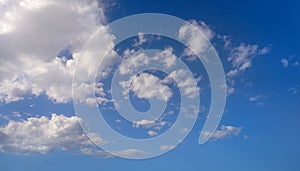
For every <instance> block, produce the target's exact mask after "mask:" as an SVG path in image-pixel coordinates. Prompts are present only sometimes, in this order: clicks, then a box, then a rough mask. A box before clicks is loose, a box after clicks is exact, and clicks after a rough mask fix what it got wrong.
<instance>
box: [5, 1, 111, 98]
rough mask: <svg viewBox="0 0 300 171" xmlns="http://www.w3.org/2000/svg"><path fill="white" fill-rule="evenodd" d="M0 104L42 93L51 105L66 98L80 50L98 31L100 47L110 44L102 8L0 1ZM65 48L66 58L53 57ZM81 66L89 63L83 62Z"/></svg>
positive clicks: (71, 3)
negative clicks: (68, 55) (69, 54)
mask: <svg viewBox="0 0 300 171" xmlns="http://www.w3.org/2000/svg"><path fill="white" fill-rule="evenodd" d="M0 3H1V5H0V9H1V10H0V11H1V15H0V44H1V45H2V46H1V47H0V59H1V63H0V68H1V69H0V83H1V84H0V85H1V86H0V102H2V103H3V102H4V103H10V102H14V101H18V100H22V99H24V97H26V96H28V95H33V96H39V95H41V94H46V95H47V96H48V97H49V99H51V100H53V101H54V102H56V103H67V102H69V101H70V100H71V97H72V93H71V90H72V88H71V86H72V76H73V72H74V68H75V64H76V63H77V62H78V56H79V54H80V50H81V48H82V47H83V45H84V44H85V42H86V41H87V40H88V38H89V37H90V36H91V34H92V33H93V32H94V31H95V30H96V29H99V30H100V34H102V38H101V40H100V41H99V43H100V44H105V46H101V48H100V51H102V53H103V54H105V53H106V52H107V51H108V49H111V47H113V36H112V35H110V34H109V32H108V28H107V27H104V26H103V24H101V23H104V22H105V17H104V15H103V10H104V9H103V8H101V6H99V4H98V3H97V1H94V0H87V1H80V0H74V1H71V0H62V1H55V0H36V1H30V0H17V1H8V0H4V1H1V2H0ZM64 48H68V50H69V51H70V53H71V54H72V57H73V58H72V59H67V58H58V57H56V55H57V54H58V52H59V51H60V50H62V49H64ZM86 63H87V65H86V66H87V70H90V69H91V68H92V69H94V68H93V67H91V66H93V65H94V61H88V60H87V61H86Z"/></svg>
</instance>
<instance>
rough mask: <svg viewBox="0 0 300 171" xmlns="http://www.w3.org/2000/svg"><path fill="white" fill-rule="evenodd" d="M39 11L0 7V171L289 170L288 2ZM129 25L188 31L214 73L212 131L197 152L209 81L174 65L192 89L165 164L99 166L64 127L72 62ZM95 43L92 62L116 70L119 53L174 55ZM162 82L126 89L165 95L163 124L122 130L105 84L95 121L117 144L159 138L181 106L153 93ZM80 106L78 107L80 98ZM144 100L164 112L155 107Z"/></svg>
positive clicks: (89, 146)
mask: <svg viewBox="0 0 300 171" xmlns="http://www.w3.org/2000/svg"><path fill="white" fill-rule="evenodd" d="M39 2H40V3H35V2H33V1H25V0H19V1H16V2H9V1H3V2H0V3H2V4H1V6H0V9H1V11H0V14H1V16H2V17H0V18H1V19H0V44H1V46H0V58H1V62H0V66H1V67H0V68H1V69H0V82H1V84H0V102H1V104H0V114H1V115H0V116H1V117H0V125H1V127H0V168H1V169H2V170H9V171H10V170H66V169H68V170H83V169H89V170H116V171H117V170H162V169H168V170H221V171H226V170H228V171H229V170H230V171H232V170H233V171H234V170H237V171H238V170H243V171H247V170H249V171H252V170H273V171H283V170H290V171H298V170H299V169H300V165H299V162H298V159H299V158H300V148H299V147H298V144H300V134H299V130H300V126H299V122H300V108H299V101H300V79H299V73H300V50H299V42H298V40H299V39H300V36H299V33H298V30H299V29H300V20H299V19H298V18H299V16H300V3H299V2H297V1H292V0H288V1H264V2H261V1H257V0H255V1H251V2H247V3H246V2H240V1H235V0H233V1H229V2H224V1H217V0H214V1H195V2H194V1H189V2H184V1H179V0H178V1H177V0H174V1H147V0H146V1H138V0H135V1H132V0H130V1H127V0H122V1H104V2H101V3H98V4H97V3H95V2H93V1H87V2H85V1H79V0H78V1H72V3H70V2H69V1H62V2H60V3H57V2H56V1H51V0H44V1H39ZM13 8H15V9H16V10H13ZM83 9H85V10H83ZM2 11H3V12H2ZM54 11H55V12H54ZM139 13H163V14H168V15H173V16H176V17H179V18H182V19H184V20H187V21H191V22H193V23H194V24H195V26H196V27H197V28H199V29H200V30H201V31H202V32H204V34H205V36H206V37H207V38H208V39H209V40H210V42H211V43H212V45H213V46H214V47H215V49H216V51H217V52H218V54H219V57H220V59H221V61H222V64H223V67H224V72H225V74H226V80H227V86H228V94H227V100H226V107H225V112H224V114H223V117H222V120H221V122H220V124H219V127H218V129H217V131H216V132H215V134H214V135H213V136H212V137H211V139H210V140H209V141H208V142H206V143H205V144H203V145H199V144H198V139H199V135H200V134H199V132H200V131H201V129H202V128H203V125H204V123H205V117H206V115H207V113H208V109H209V106H210V103H209V102H210V98H211V97H210V88H209V80H208V75H207V73H206V72H205V70H204V68H203V65H202V64H201V62H200V61H199V60H186V61H185V62H186V63H187V65H188V66H189V68H190V69H191V70H192V72H193V74H194V77H195V79H196V80H197V79H198V80H197V86H198V87H199V88H200V94H201V96H200V97H201V107H200V109H199V110H200V112H199V115H198V119H197V121H196V123H195V125H194V127H193V129H192V130H191V132H190V133H189V134H188V136H187V137H186V138H185V140H184V141H183V142H182V143H180V144H179V145H178V146H176V147H175V148H174V149H173V150H171V151H169V152H168V153H165V154H163V155H161V156H158V157H154V158H151V159H142V160H130V159H123V158H119V157H112V156H108V155H107V154H104V153H103V152H102V151H101V150H99V149H98V148H97V147H95V146H93V143H91V142H90V141H89V139H88V138H87V137H86V136H85V134H84V133H83V131H82V130H81V127H80V125H79V124H78V121H79V120H80V119H79V118H78V117H77V116H76V115H75V110H74V107H73V103H72V94H71V91H70V90H71V89H72V77H73V71H74V66H75V64H76V62H78V58H79V57H78V53H79V52H80V50H81V49H82V47H83V46H84V45H85V43H86V41H87V39H89V37H90V36H91V33H92V32H93V31H94V30H95V29H98V28H99V27H101V26H103V25H106V24H107V23H110V22H112V21H115V20H117V19H121V18H123V17H126V16H129V15H133V14H139ZM100 34H102V36H100V37H101V39H100V40H99V45H100V46H99V53H100V54H101V55H103V54H104V52H105V51H107V50H110V49H111V48H112V49H114V51H115V52H116V54H117V55H119V56H120V59H125V58H123V57H124V56H126V55H124V54H125V51H126V50H128V48H129V50H132V49H133V51H131V52H129V54H134V53H135V52H138V51H139V50H141V49H147V48H152V47H155V48H157V49H161V50H162V51H166V52H168V50H170V49H168V48H167V47H171V48H172V53H171V54H174V55H176V56H177V57H178V56H181V55H182V54H183V53H184V47H182V45H180V44H178V42H177V43H176V42H172V41H170V40H169V39H167V38H164V37H162V38H161V37H160V38H157V37H151V36H149V35H142V36H141V37H140V38H139V37H134V38H132V39H130V40H127V41H125V42H123V43H121V44H120V45H117V46H116V47H115V48H113V47H114V43H113V35H111V34H110V33H108V32H107V30H106V29H105V28H103V29H100ZM144 39H145V42H143V40H144ZM135 43H137V44H139V43H141V44H139V46H136V45H134V44H135ZM202 43H203V42H202ZM166 46H167V47H166ZM56 56H57V57H56ZM167 57H170V56H168V55H167ZM181 57H182V56H181ZM182 58H183V60H185V59H184V57H182ZM143 59H144V58H143ZM170 59H171V58H170ZM115 61H118V60H115ZM142 61H145V60H142ZM169 61H170V60H168V62H169ZM90 62H91V63H90ZM91 64H94V63H93V61H87V65H89V67H90V65H91ZM91 68H92V67H91ZM115 69H116V68H115ZM125 69H126V68H125ZM99 73H100V75H101V74H103V73H104V72H101V71H99ZM165 77H166V75H164V74H163V73H159V72H158V73H156V72H153V71H147V72H144V74H141V75H139V76H138V77H136V79H137V80H140V81H143V79H144V81H145V80H151V79H152V80H156V79H158V80H159V81H157V82H155V86H156V87H158V88H159V89H161V88H165V89H164V90H165V91H164V92H168V91H166V90H169V89H168V88H170V91H171V92H172V93H171V95H170V94H166V96H167V97H169V98H168V105H170V106H168V107H167V109H166V111H165V113H168V112H169V113H172V112H170V111H173V114H169V115H168V114H165V116H164V117H163V119H161V120H159V121H156V122H155V123H143V122H136V123H133V124H132V123H130V122H126V121H124V120H122V119H123V118H122V117H120V116H119V115H118V114H117V113H116V110H115V108H114V105H113V103H111V101H109V100H110V98H111V96H110V95H109V93H108V92H109V87H110V84H109V83H107V82H109V81H110V79H112V78H111V77H110V76H108V77H105V79H106V80H100V81H102V83H103V85H102V84H100V85H99V87H98V88H99V89H97V90H99V91H98V92H99V94H98V95H97V97H99V99H98V101H97V102H98V105H99V108H100V110H103V113H105V115H104V117H105V119H106V121H107V122H108V123H110V125H111V126H112V127H113V128H114V129H115V130H117V131H119V133H122V134H124V135H126V136H129V137H133V138H149V137H152V136H157V135H160V134H161V133H163V132H164V131H167V129H168V128H169V127H171V126H172V122H174V120H175V119H176V118H177V117H178V110H179V109H178V107H179V103H180V102H181V101H180V98H179V95H178V93H179V92H178V85H179V83H177V84H174V85H173V84H172V82H170V81H169V82H163V80H164V78H165ZM100 81H99V82H100ZM131 81H132V80H131ZM138 83H141V82H138V81H137V82H136V83H135V85H136V87H134V86H133V87H132V90H131V92H130V93H129V97H130V98H131V102H132V103H133V105H134V106H136V107H137V109H138V110H141V111H146V110H147V108H149V103H148V102H147V100H145V98H144V97H146V96H148V95H149V93H148V91H147V88H148V90H149V89H151V87H153V85H150V86H148V87H147V85H142V86H138V85H139V84H138ZM141 87H142V88H141ZM143 87H146V89H143ZM100 88H103V89H104V91H102V90H101V89H100ZM185 88H186V87H185ZM87 89H88V88H87ZM80 90H81V89H80ZM80 97H82V98H85V99H84V100H87V98H88V96H84V94H83V96H80ZM155 97H156V98H158V99H160V98H162V99H160V100H162V101H165V100H166V99H164V96H160V95H157V96H155ZM106 100H107V101H106ZM172 105H173V106H172ZM174 106H175V107H174ZM43 116H44V117H43ZM155 127H156V128H155ZM150 130H151V131H152V132H149V131H150ZM156 134H157V135H156ZM91 136H92V135H90V136H89V137H91ZM104 141H105V140H101V141H100V142H99V143H100V144H101V143H104ZM166 148H168V147H166Z"/></svg>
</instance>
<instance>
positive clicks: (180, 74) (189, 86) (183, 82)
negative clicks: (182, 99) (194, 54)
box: [164, 69, 199, 98]
mask: <svg viewBox="0 0 300 171" xmlns="http://www.w3.org/2000/svg"><path fill="white" fill-rule="evenodd" d="M173 79H174V80H175V81H176V83H177V86H178V87H179V88H182V90H183V92H182V93H183V95H185V96H186V97H189V98H193V97H195V96H196V95H197V92H199V87H198V86H197V82H196V79H195V78H193V77H191V76H189V74H188V71H186V70H183V69H180V70H177V71H173V72H171V73H170V74H169V75H168V76H167V77H166V78H165V79H164V82H166V83H167V82H172V81H173ZM198 81H199V80H198Z"/></svg>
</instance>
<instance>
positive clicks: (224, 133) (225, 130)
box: [202, 125, 242, 141]
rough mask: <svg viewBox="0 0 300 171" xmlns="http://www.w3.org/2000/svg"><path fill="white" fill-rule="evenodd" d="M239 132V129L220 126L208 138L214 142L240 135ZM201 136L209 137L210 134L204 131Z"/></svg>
mask: <svg viewBox="0 0 300 171" xmlns="http://www.w3.org/2000/svg"><path fill="white" fill-rule="evenodd" d="M241 130H242V128H241V127H234V126H225V125H222V126H221V127H219V128H218V129H217V130H216V131H215V132H214V133H213V135H212V136H211V137H210V139H211V140H212V141H214V140H219V139H224V138H226V137H230V136H238V135H239V134H240V132H241ZM202 134H203V135H204V136H210V135H211V132H208V131H205V132H202Z"/></svg>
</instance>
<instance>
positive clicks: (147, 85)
mask: <svg viewBox="0 0 300 171" xmlns="http://www.w3.org/2000/svg"><path fill="white" fill-rule="evenodd" d="M120 85H121V86H122V87H123V95H128V93H129V90H130V91H132V92H133V93H134V94H135V95H136V96H137V97H138V98H145V99H149V98H150V97H155V98H157V99H160V100H163V101H168V100H169V99H170V97H171V96H172V90H171V89H170V88H169V87H168V86H167V85H166V84H165V83H164V82H163V81H162V80H161V79H160V78H159V77H156V76H154V75H152V74H148V73H141V74H139V75H137V76H132V77H130V80H128V81H121V82H120Z"/></svg>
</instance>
